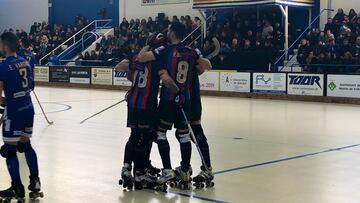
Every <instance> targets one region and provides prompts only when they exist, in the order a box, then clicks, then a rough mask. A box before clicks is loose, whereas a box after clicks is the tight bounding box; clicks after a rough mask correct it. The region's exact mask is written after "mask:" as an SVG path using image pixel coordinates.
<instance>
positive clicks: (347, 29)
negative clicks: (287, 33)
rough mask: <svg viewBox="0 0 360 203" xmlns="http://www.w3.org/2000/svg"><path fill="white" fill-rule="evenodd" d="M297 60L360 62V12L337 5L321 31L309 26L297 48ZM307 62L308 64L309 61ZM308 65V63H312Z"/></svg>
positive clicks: (301, 61) (303, 62)
mask: <svg viewBox="0 0 360 203" xmlns="http://www.w3.org/2000/svg"><path fill="white" fill-rule="evenodd" d="M297 60H298V62H299V64H304V65H305V64H313V65H311V66H313V67H316V65H314V64H347V65H350V64H360V16H358V15H357V14H356V12H355V10H354V9H351V10H350V12H349V14H345V13H344V11H343V9H341V8H340V9H339V10H338V12H337V14H336V15H335V16H334V18H329V19H328V22H327V24H326V25H325V28H324V30H323V31H321V30H320V29H313V30H311V31H310V32H309V33H308V35H307V36H306V37H305V38H304V39H302V41H301V44H300V46H299V49H298V54H297ZM308 66H309V65H308ZM311 66H309V67H311Z"/></svg>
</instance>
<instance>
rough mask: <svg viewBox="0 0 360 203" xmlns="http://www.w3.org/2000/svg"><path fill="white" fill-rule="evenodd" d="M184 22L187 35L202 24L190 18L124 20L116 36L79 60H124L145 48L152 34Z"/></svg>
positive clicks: (103, 41) (105, 39)
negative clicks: (174, 23) (171, 24)
mask: <svg viewBox="0 0 360 203" xmlns="http://www.w3.org/2000/svg"><path fill="white" fill-rule="evenodd" d="M174 21H177V22H182V23H183V24H184V25H185V26H186V30H187V31H186V32H187V33H186V35H188V34H190V33H191V32H192V30H193V29H195V28H196V27H198V26H199V25H200V24H201V21H200V19H199V18H198V17H195V18H194V19H192V18H191V17H190V16H181V17H180V19H179V18H178V17H177V16H173V17H172V19H171V21H170V20H169V18H168V17H164V18H159V17H156V18H155V19H154V20H153V18H152V17H149V18H148V19H147V20H146V19H142V20H140V19H135V20H134V19H131V20H130V21H128V20H127V19H126V18H123V20H122V22H121V23H120V25H119V26H117V27H115V29H114V35H109V36H105V37H103V38H102V39H101V41H100V42H99V43H97V44H96V48H95V50H94V51H91V52H85V54H84V55H82V54H80V55H79V56H78V60H102V61H104V60H109V59H112V58H122V56H125V55H129V54H131V53H136V52H139V51H140V49H141V48H142V47H143V46H145V44H146V39H147V38H148V37H149V35H151V34H152V33H157V32H163V31H164V30H165V29H166V28H167V27H168V25H169V24H170V23H171V22H174Z"/></svg>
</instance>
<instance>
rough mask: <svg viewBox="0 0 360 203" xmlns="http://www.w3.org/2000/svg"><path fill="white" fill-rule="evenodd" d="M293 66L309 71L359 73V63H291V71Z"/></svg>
mask: <svg viewBox="0 0 360 203" xmlns="http://www.w3.org/2000/svg"><path fill="white" fill-rule="evenodd" d="M295 67H301V68H302V69H305V70H306V72H310V73H359V71H360V64H293V65H292V66H291V72H292V71H293V69H294V68H295ZM304 72H305V71H304Z"/></svg>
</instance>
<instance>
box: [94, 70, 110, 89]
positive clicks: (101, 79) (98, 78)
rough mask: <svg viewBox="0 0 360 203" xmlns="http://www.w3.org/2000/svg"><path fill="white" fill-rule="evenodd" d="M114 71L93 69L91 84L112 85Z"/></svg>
mask: <svg viewBox="0 0 360 203" xmlns="http://www.w3.org/2000/svg"><path fill="white" fill-rule="evenodd" d="M112 79H113V69H111V68H92V69H91V84H94V85H112Z"/></svg>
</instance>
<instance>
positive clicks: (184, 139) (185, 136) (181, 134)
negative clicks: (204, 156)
mask: <svg viewBox="0 0 360 203" xmlns="http://www.w3.org/2000/svg"><path fill="white" fill-rule="evenodd" d="M175 135H176V138H177V140H178V141H179V142H180V144H184V143H189V142H191V137H190V132H189V130H186V131H179V130H176V132H175Z"/></svg>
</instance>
